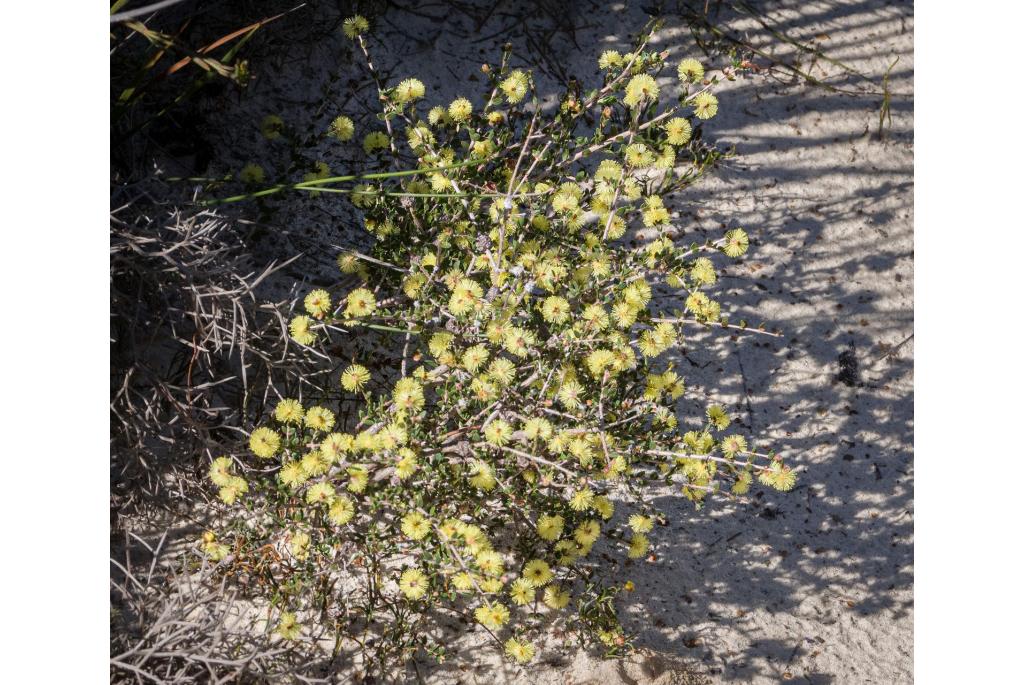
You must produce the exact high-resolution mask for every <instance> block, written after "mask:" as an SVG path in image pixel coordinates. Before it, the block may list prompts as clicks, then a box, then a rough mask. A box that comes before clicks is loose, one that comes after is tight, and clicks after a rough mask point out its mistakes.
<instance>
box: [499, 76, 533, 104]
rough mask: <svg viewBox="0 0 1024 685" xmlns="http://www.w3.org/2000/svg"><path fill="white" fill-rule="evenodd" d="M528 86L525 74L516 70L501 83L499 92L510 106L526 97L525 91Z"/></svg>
mask: <svg viewBox="0 0 1024 685" xmlns="http://www.w3.org/2000/svg"><path fill="white" fill-rule="evenodd" d="M528 86H529V77H528V76H527V75H526V73H525V72H523V71H520V70H519V69H516V70H515V71H513V72H512V73H511V74H509V75H508V77H507V78H506V79H505V80H504V81H502V82H501V84H500V86H499V87H500V88H501V92H502V93H504V94H505V98H506V99H508V101H509V102H510V103H511V104H515V103H517V102H519V101H520V100H522V99H523V98H524V97H526V89H527V87H528Z"/></svg>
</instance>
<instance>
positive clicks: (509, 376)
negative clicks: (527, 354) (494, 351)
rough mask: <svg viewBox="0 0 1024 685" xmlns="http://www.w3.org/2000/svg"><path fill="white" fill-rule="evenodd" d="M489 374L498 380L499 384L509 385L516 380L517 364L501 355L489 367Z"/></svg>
mask: <svg viewBox="0 0 1024 685" xmlns="http://www.w3.org/2000/svg"><path fill="white" fill-rule="evenodd" d="M487 375H488V376H490V377H491V378H493V379H494V380H495V381H497V383H498V384H499V385H502V386H507V385H509V384H511V383H512V381H514V380H515V377H516V366H515V364H513V363H512V362H510V361H509V360H508V359H504V358H501V357H499V358H498V359H495V360H494V361H492V362H491V363H490V365H489V366H488V367H487Z"/></svg>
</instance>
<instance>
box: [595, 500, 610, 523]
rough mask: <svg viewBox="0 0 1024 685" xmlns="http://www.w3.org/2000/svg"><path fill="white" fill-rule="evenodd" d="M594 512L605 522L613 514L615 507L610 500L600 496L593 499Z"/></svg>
mask: <svg viewBox="0 0 1024 685" xmlns="http://www.w3.org/2000/svg"><path fill="white" fill-rule="evenodd" d="M594 511H596V512H597V513H598V514H600V515H601V518H603V519H604V520H605V521H607V520H608V519H610V518H611V517H612V515H613V514H614V513H615V505H614V504H613V503H612V501H611V500H610V499H608V498H607V497H604V496H603V495H602V496H601V497H595V498H594Z"/></svg>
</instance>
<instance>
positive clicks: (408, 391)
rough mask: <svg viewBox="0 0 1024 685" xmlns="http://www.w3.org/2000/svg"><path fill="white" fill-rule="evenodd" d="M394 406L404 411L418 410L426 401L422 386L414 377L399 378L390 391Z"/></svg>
mask: <svg viewBox="0 0 1024 685" xmlns="http://www.w3.org/2000/svg"><path fill="white" fill-rule="evenodd" d="M391 399H392V400H393V401H394V403H395V406H396V407H398V408H399V409H404V410H406V411H419V410H420V409H422V408H423V405H424V404H425V403H426V399H425V398H424V397H423V386H422V385H420V383H419V381H417V380H416V379H415V378H408V377H406V378H401V379H399V380H398V382H397V383H395V388H394V390H393V391H392V392H391Z"/></svg>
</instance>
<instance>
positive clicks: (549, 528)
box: [537, 514, 565, 542]
mask: <svg viewBox="0 0 1024 685" xmlns="http://www.w3.org/2000/svg"><path fill="white" fill-rule="evenodd" d="M564 526H565V519H563V518H562V517H561V516H558V515H557V514H556V515H553V516H548V515H544V516H541V517H540V518H539V519H537V535H539V536H540V537H541V538H543V539H544V540H547V541H549V542H553V541H555V540H557V539H558V538H559V536H560V535H561V534H562V528H563V527H564Z"/></svg>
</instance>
